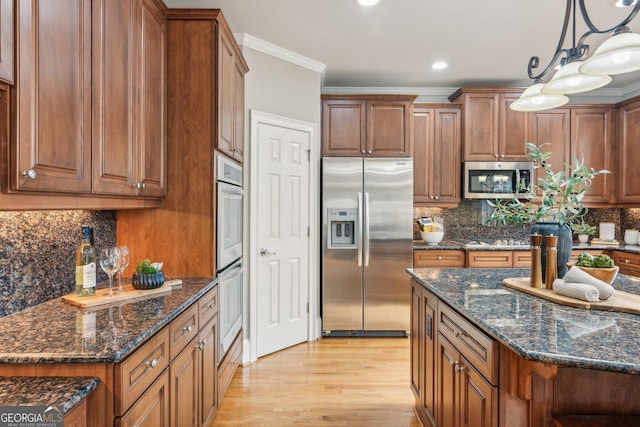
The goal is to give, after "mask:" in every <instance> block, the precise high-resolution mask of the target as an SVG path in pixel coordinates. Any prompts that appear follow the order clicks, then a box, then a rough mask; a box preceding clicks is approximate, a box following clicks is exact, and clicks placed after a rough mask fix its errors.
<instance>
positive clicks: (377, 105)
mask: <svg viewBox="0 0 640 427" xmlns="http://www.w3.org/2000/svg"><path fill="white" fill-rule="evenodd" d="M368 110H369V111H368V118H367V120H368V124H369V127H368V129H367V148H366V149H367V155H373V156H375V157H403V156H409V155H410V153H411V145H410V144H411V134H410V132H409V130H410V129H411V115H412V108H411V102H392V103H390V102H388V101H384V102H382V101H380V102H378V101H369V103H368Z"/></svg>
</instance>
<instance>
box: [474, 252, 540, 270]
mask: <svg viewBox="0 0 640 427" xmlns="http://www.w3.org/2000/svg"><path fill="white" fill-rule="evenodd" d="M466 266H467V267H469V268H511V267H513V268H528V267H530V266H531V252H530V251H467V262H466Z"/></svg>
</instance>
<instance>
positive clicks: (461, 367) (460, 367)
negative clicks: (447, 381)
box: [455, 362, 465, 373]
mask: <svg viewBox="0 0 640 427" xmlns="http://www.w3.org/2000/svg"><path fill="white" fill-rule="evenodd" d="M464 369H465V368H464V365H463V364H462V363H457V362H456V367H455V370H456V372H458V373H459V372H464Z"/></svg>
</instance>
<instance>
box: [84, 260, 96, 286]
mask: <svg viewBox="0 0 640 427" xmlns="http://www.w3.org/2000/svg"><path fill="white" fill-rule="evenodd" d="M82 287H83V288H85V289H87V288H95V287H96V263H95V262H91V263H89V264H86V265H83V266H82Z"/></svg>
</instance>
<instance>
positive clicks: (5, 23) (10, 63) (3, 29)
mask: <svg viewBox="0 0 640 427" xmlns="http://www.w3.org/2000/svg"><path fill="white" fill-rule="evenodd" d="M14 1H15V0H0V80H2V81H5V82H7V83H9V84H13V79H14V72H15V70H14V56H13V40H14V39H13V29H14V25H13V3H14Z"/></svg>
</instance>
